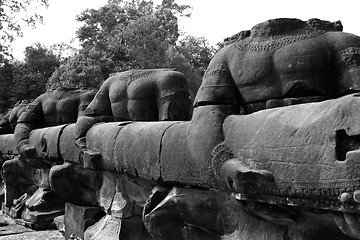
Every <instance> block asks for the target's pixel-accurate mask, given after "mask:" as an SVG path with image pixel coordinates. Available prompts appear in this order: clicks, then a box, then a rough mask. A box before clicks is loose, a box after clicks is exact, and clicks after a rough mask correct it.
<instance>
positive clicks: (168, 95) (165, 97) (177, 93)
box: [160, 88, 189, 103]
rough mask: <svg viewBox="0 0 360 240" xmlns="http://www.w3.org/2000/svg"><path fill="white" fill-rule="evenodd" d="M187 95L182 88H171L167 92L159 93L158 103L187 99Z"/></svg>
mask: <svg viewBox="0 0 360 240" xmlns="http://www.w3.org/2000/svg"><path fill="white" fill-rule="evenodd" d="M188 97H189V93H188V92H187V91H186V90H185V89H182V88H172V89H169V90H164V91H161V92H160V101H161V102H162V103H163V102H165V101H171V100H174V99H177V98H182V99H183V98H188Z"/></svg>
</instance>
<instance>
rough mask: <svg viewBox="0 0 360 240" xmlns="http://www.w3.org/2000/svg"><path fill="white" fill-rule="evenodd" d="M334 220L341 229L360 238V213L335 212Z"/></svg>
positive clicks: (346, 233)
mask: <svg viewBox="0 0 360 240" xmlns="http://www.w3.org/2000/svg"><path fill="white" fill-rule="evenodd" d="M334 220H335V223H336V225H337V226H338V227H339V229H340V230H341V231H342V232H343V233H344V234H345V235H348V236H350V237H353V238H355V239H360V215H356V214H351V213H337V214H334Z"/></svg>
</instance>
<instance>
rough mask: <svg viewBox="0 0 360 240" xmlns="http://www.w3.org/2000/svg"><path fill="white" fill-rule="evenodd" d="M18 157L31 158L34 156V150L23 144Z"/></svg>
mask: <svg viewBox="0 0 360 240" xmlns="http://www.w3.org/2000/svg"><path fill="white" fill-rule="evenodd" d="M20 155H21V156H22V157H24V158H32V157H35V155H36V148H35V147H34V146H31V145H29V144H23V145H22V146H21V147H20Z"/></svg>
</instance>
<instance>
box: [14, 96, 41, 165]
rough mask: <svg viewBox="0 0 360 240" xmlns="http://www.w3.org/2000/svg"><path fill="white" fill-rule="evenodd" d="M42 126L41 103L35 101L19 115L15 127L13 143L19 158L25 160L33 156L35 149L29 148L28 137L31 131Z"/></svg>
mask: <svg viewBox="0 0 360 240" xmlns="http://www.w3.org/2000/svg"><path fill="white" fill-rule="evenodd" d="M44 124H45V119H44V112H43V108H42V101H41V99H37V100H35V101H34V102H32V103H31V104H29V105H28V107H27V109H26V111H24V112H23V113H22V114H21V115H20V117H19V119H18V121H17V125H16V127H15V131H14V138H15V143H16V144H17V149H18V152H19V153H20V155H21V156H23V157H25V158H26V157H32V156H33V155H34V154H35V148H34V147H32V146H29V135H30V132H31V131H32V130H33V129H35V128H39V127H43V126H44Z"/></svg>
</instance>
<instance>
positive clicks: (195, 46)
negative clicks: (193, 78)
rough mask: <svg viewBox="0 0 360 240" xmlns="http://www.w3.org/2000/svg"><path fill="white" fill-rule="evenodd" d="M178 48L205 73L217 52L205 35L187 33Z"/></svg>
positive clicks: (192, 63) (191, 62) (193, 64)
mask: <svg viewBox="0 0 360 240" xmlns="http://www.w3.org/2000/svg"><path fill="white" fill-rule="evenodd" d="M177 50H178V51H179V53H181V54H182V55H183V56H184V57H185V58H186V59H187V60H188V61H189V62H190V64H191V65H192V66H194V67H195V68H196V69H198V70H200V72H201V74H202V75H203V74H204V73H205V71H206V69H207V67H208V65H209V63H210V60H211V59H212V57H213V56H214V54H215V51H216V50H215V48H214V47H212V46H210V45H209V42H208V41H207V40H206V38H204V37H194V36H190V35H186V36H185V37H184V38H182V39H181V40H180V41H179V42H178V44H177Z"/></svg>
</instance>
